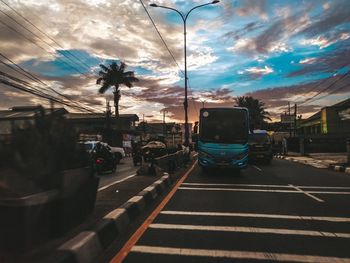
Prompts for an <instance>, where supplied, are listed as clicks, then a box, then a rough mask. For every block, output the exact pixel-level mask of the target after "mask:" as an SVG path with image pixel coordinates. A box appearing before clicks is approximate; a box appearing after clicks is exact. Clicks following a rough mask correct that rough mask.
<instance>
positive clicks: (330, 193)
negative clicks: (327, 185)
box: [308, 191, 350, 195]
mask: <svg viewBox="0 0 350 263" xmlns="http://www.w3.org/2000/svg"><path fill="white" fill-rule="evenodd" d="M308 193H309V194H327V195H350V192H331V191H308Z"/></svg>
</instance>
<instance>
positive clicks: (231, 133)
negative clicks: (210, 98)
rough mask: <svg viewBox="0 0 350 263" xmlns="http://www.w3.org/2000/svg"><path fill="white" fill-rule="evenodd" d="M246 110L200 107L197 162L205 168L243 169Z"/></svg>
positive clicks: (245, 165) (246, 134) (246, 146)
mask: <svg viewBox="0 0 350 263" xmlns="http://www.w3.org/2000/svg"><path fill="white" fill-rule="evenodd" d="M248 134H249V114H248V109H246V108H240V107H232V108H202V109H201V111H200V117H199V136H198V140H197V149H198V163H199V165H200V166H201V167H202V168H203V170H204V171H206V170H207V168H216V167H222V168H233V169H235V170H237V171H239V170H241V169H243V168H246V167H247V163H248V152H249V146H248Z"/></svg>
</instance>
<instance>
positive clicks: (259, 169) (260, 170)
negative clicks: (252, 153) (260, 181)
mask: <svg viewBox="0 0 350 263" xmlns="http://www.w3.org/2000/svg"><path fill="white" fill-rule="evenodd" d="M252 166H253V167H254V168H255V169H257V170H258V171H259V172H262V169H261V168H259V167H258V166H255V165H252Z"/></svg>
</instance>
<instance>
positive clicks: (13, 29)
mask: <svg viewBox="0 0 350 263" xmlns="http://www.w3.org/2000/svg"><path fill="white" fill-rule="evenodd" d="M0 23H1V24H3V25H5V26H6V27H8V28H9V29H11V30H12V31H14V32H16V33H17V34H19V35H20V36H22V37H23V38H25V39H26V40H28V41H29V42H31V43H32V44H34V45H36V46H37V47H39V48H40V49H42V50H44V51H45V52H46V53H48V54H51V55H52V56H54V57H56V58H57V59H58V60H60V61H61V62H62V63H64V64H66V65H67V66H68V67H70V68H72V69H74V70H75V71H77V72H79V73H80V74H82V75H85V76H86V77H90V76H89V75H87V74H85V73H84V72H82V71H80V70H79V69H78V68H76V67H75V66H73V65H70V64H68V63H67V62H66V61H64V60H63V59H61V58H60V57H59V56H57V55H56V54H55V53H53V52H50V51H48V50H46V49H45V48H43V47H42V46H41V45H39V44H38V43H36V42H35V41H34V40H32V39H30V38H29V37H27V36H26V35H25V34H23V33H22V32H19V31H18V30H17V29H15V28H14V27H12V26H10V25H9V24H7V23H5V22H4V21H2V20H0Z"/></svg>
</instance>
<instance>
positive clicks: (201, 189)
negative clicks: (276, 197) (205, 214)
mask: <svg viewBox="0 0 350 263" xmlns="http://www.w3.org/2000/svg"><path fill="white" fill-rule="evenodd" d="M179 190H193V191H230V192H267V193H292V194H304V193H303V192H300V191H295V190H274V189H244V188H214V187H210V188H208V187H206V188H199V187H179ZM308 193H310V194H335V195H350V192H329V191H328V192H325V191H309V192H308Z"/></svg>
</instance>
